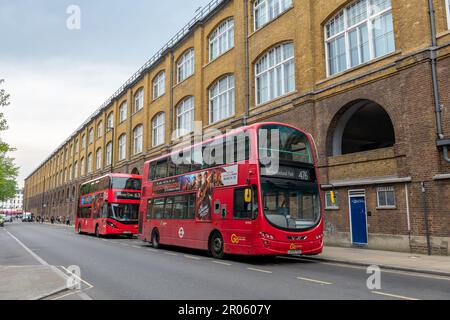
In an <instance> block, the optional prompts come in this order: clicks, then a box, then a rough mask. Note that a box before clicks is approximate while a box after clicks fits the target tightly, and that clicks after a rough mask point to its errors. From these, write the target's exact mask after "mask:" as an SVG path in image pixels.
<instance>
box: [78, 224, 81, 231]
mask: <svg viewBox="0 0 450 320" xmlns="http://www.w3.org/2000/svg"><path fill="white" fill-rule="evenodd" d="M78 234H81V223H79V224H78Z"/></svg>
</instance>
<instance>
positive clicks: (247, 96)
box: [244, 0, 250, 126]
mask: <svg viewBox="0 0 450 320" xmlns="http://www.w3.org/2000/svg"><path fill="white" fill-rule="evenodd" d="M244 16H245V17H244V18H245V22H244V28H245V31H244V37H245V99H246V101H245V116H244V125H245V126H246V125H247V122H248V118H249V117H250V63H249V61H248V60H249V45H248V18H249V14H248V0H244Z"/></svg>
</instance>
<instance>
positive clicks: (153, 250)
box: [147, 248, 158, 252]
mask: <svg viewBox="0 0 450 320" xmlns="http://www.w3.org/2000/svg"><path fill="white" fill-rule="evenodd" d="M147 251H150V252H158V250H155V249H150V248H149V249H147Z"/></svg>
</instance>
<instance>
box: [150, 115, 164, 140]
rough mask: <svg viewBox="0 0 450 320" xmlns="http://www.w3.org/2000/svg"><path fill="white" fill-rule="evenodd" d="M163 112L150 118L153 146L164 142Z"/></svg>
mask: <svg viewBox="0 0 450 320" xmlns="http://www.w3.org/2000/svg"><path fill="white" fill-rule="evenodd" d="M165 118H166V116H165V113H164V112H161V113H158V114H157V115H156V116H155V117H154V118H153V120H152V145H153V146H154V147H156V146H159V145H161V144H164V141H165V122H166V119H165Z"/></svg>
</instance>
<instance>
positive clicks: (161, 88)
mask: <svg viewBox="0 0 450 320" xmlns="http://www.w3.org/2000/svg"><path fill="white" fill-rule="evenodd" d="M165 93H166V71H165V70H163V71H161V72H159V73H158V74H157V76H156V77H155V79H154V80H153V100H156V99H158V98H159V97H161V96H163V95H164V94H165Z"/></svg>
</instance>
